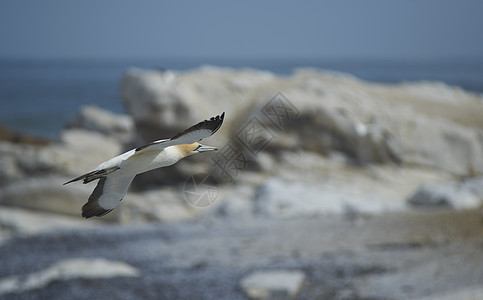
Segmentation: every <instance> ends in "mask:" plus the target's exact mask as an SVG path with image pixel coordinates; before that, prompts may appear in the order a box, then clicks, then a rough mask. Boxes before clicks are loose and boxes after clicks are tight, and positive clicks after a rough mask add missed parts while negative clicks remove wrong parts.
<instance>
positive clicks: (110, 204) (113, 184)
mask: <svg viewBox="0 0 483 300" xmlns="http://www.w3.org/2000/svg"><path fill="white" fill-rule="evenodd" d="M135 176H136V175H133V176H123V177H114V176H107V177H103V178H101V179H100V180H99V182H98V183H97V186H96V188H95V189H94V191H93V192H92V194H91V195H90V196H89V200H88V201H87V203H86V204H84V206H82V216H83V217H84V218H90V217H102V216H104V215H106V214H108V213H109V212H111V211H112V210H113V209H114V208H115V207H116V206H117V204H119V202H120V201H121V200H122V198H124V196H125V195H126V193H127V190H128V188H129V185H130V184H131V182H132V180H133V179H134V177H135Z"/></svg>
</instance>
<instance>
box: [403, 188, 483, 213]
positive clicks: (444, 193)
mask: <svg viewBox="0 0 483 300" xmlns="http://www.w3.org/2000/svg"><path fill="white" fill-rule="evenodd" d="M407 201H408V203H409V204H411V205H414V206H429V207H431V206H442V207H445V206H446V207H452V208H455V209H469V208H475V207H478V206H480V205H481V204H482V202H483V199H482V198H481V196H480V195H477V194H475V193H474V192H473V190H471V189H470V188H468V187H465V185H463V184H455V183H451V182H449V183H439V184H426V185H423V186H421V187H420V188H419V189H418V190H417V191H416V192H415V193H414V194H413V195H412V196H411V197H409V198H408V200H407Z"/></svg>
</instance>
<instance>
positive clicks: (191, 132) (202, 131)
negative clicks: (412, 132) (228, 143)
mask: <svg viewBox="0 0 483 300" xmlns="http://www.w3.org/2000/svg"><path fill="white" fill-rule="evenodd" d="M224 118H225V113H222V114H221V115H218V116H216V117H212V118H211V119H209V120H204V121H202V122H199V123H198V124H196V125H193V126H191V127H190V128H188V129H186V130H185V131H183V132H181V133H178V134H176V135H175V136H173V137H172V138H170V139H164V140H158V141H154V142H151V143H149V144H146V145H143V146H140V147H137V148H136V152H139V151H144V150H146V151H147V150H149V151H150V150H162V149H163V148H166V147H169V146H174V145H182V144H192V143H195V142H199V141H201V140H202V139H204V138H207V137H209V136H211V135H212V134H213V133H215V132H216V131H217V130H218V129H220V127H221V124H223V119H224Z"/></svg>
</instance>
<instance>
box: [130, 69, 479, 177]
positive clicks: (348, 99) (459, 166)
mask: <svg viewBox="0 0 483 300" xmlns="http://www.w3.org/2000/svg"><path fill="white" fill-rule="evenodd" d="M167 76H168V75H167V74H166V73H160V72H155V71H145V70H139V69H132V70H129V71H128V72H126V74H125V76H124V78H123V82H122V84H121V95H122V98H123V101H124V103H125V104H126V107H127V110H128V112H129V113H130V114H131V115H132V116H133V118H134V120H135V123H136V127H137V130H138V131H139V133H140V134H141V135H142V136H143V137H144V138H145V139H147V140H152V139H156V138H160V137H168V136H170V135H171V134H172V133H174V132H177V131H178V130H183V129H185V128H186V127H187V126H190V125H192V124H194V122H198V121H199V120H200V119H202V118H206V117H209V116H212V115H214V114H217V113H219V112H221V111H226V112H227V115H226V120H225V124H224V126H223V127H222V128H221V130H220V132H219V133H217V140H218V141H220V140H224V141H226V140H227V139H228V138H232V137H234V136H236V134H237V133H238V132H239V130H240V129H242V128H243V126H244V125H245V124H247V122H249V121H251V120H254V118H255V117H257V118H258V119H257V122H258V121H259V123H260V125H261V126H260V127H261V128H262V130H261V131H259V133H260V137H268V138H270V139H271V140H270V143H269V144H268V145H266V148H265V150H266V151H268V152H270V153H273V152H276V151H279V150H280V149H288V150H294V149H303V150H307V151H314V152H319V153H324V154H327V153H330V152H332V151H338V152H343V153H345V154H346V155H347V156H348V157H350V158H352V159H354V160H356V161H358V162H362V163H372V162H378V163H381V162H382V163H386V162H397V163H400V162H402V163H405V164H408V165H422V166H430V167H434V168H441V169H442V170H445V171H448V172H451V173H454V174H457V175H471V176H473V175H474V174H483V160H482V159H481V157H483V139H482V138H481V133H480V128H481V127H482V126H483V106H482V105H481V102H482V99H481V97H479V96H477V95H475V94H471V93H467V92H464V91H462V90H461V89H458V88H453V87H449V86H447V85H444V84H441V83H422V84H421V83H407V84H403V85H380V84H371V83H368V82H364V81H361V80H358V79H356V78H354V77H351V76H347V75H340V74H334V73H328V72H321V71H316V70H310V69H302V70H299V71H297V72H296V73H295V74H294V75H292V76H290V77H284V78H282V77H276V76H274V75H272V74H267V73H264V72H257V71H252V70H232V69H221V68H201V69H198V70H194V71H191V72H186V73H182V74H178V75H177V76H176V79H175V80H166V78H167ZM280 91H281V92H282V94H283V95H284V96H285V98H286V100H287V101H288V102H289V103H290V105H292V106H293V108H295V110H296V111H297V112H298V113H299V114H298V115H297V114H294V115H293V116H292V117H293V119H291V120H285V121H286V122H282V124H284V125H283V126H282V128H280V127H278V125H275V123H277V122H278V121H279V120H283V119H286V115H285V113H286V111H285V110H284V109H285V108H284V107H286V106H284V105H280V103H276V101H275V102H269V101H270V100H271V99H272V97H274V96H275V95H276V94H277V92H280ZM267 103H268V105H269V106H270V105H272V106H273V107H272V108H273V109H274V110H271V111H270V112H271V113H272V115H271V117H270V115H269V114H266V111H265V114H263V113H261V111H262V110H263V107H264V105H266V104H267ZM270 103H271V104H270ZM286 104H287V103H286ZM275 112H278V113H279V115H277V113H275ZM273 113H275V115H276V116H275V115H273ZM284 116H285V117H284ZM289 119H290V118H289ZM274 120H275V121H276V122H275V123H274V122H273V121H274ZM422 141H424V142H422ZM442 149H444V151H442ZM264 167H265V166H264Z"/></svg>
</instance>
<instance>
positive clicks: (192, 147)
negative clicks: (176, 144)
mask: <svg viewBox="0 0 483 300" xmlns="http://www.w3.org/2000/svg"><path fill="white" fill-rule="evenodd" d="M180 146H182V147H181V148H182V152H183V154H184V155H185V156H189V155H193V154H196V153H202V152H208V151H214V150H218V148H216V147H212V146H206V145H203V144H200V143H193V144H185V145H180Z"/></svg>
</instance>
